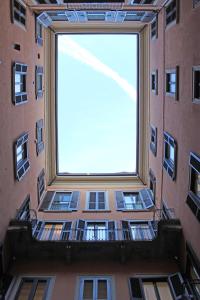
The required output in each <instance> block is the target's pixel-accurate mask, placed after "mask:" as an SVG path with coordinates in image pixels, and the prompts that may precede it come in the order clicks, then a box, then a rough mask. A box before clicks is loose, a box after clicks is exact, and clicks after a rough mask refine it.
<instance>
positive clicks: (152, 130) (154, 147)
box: [150, 125, 157, 156]
mask: <svg viewBox="0 0 200 300" xmlns="http://www.w3.org/2000/svg"><path fill="white" fill-rule="evenodd" d="M150 137H151V140H150V149H151V152H152V153H153V154H154V156H156V154H157V128H156V127H154V126H152V125H151V127H150Z"/></svg>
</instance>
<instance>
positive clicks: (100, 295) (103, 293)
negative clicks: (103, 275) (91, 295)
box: [97, 280, 108, 300]
mask: <svg viewBox="0 0 200 300" xmlns="http://www.w3.org/2000/svg"><path fill="white" fill-rule="evenodd" d="M97 299H98V300H106V299H108V298H107V280H98V292H97Z"/></svg>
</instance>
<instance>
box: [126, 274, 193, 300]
mask: <svg viewBox="0 0 200 300" xmlns="http://www.w3.org/2000/svg"><path fill="white" fill-rule="evenodd" d="M130 290H131V296H132V297H133V299H143V300H148V299H155V300H156V299H158V300H166V299H168V300H173V299H182V296H183V295H185V296H186V299H189V298H187V296H189V293H188V291H187V289H186V288H185V286H184V281H183V279H182V277H181V275H180V274H179V273H175V274H172V275H170V276H168V277H165V276H158V277H156V276H155V275H154V276H152V277H151V276H146V277H145V278H141V277H137V278H130Z"/></svg>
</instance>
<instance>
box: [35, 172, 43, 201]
mask: <svg viewBox="0 0 200 300" xmlns="http://www.w3.org/2000/svg"><path fill="white" fill-rule="evenodd" d="M44 175H45V174H44V169H43V170H42V171H41V172H40V175H39V176H38V179H37V188H38V203H40V201H41V199H42V195H43V194H44V191H45V177H44Z"/></svg>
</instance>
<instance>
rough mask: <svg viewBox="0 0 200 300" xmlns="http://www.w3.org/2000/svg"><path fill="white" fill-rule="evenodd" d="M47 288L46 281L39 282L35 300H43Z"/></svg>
mask: <svg viewBox="0 0 200 300" xmlns="http://www.w3.org/2000/svg"><path fill="white" fill-rule="evenodd" d="M45 288H46V281H39V282H38V284H37V287H36V291H35V295H34V297H33V300H43V299H44V298H43V297H44V293H45Z"/></svg>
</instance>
